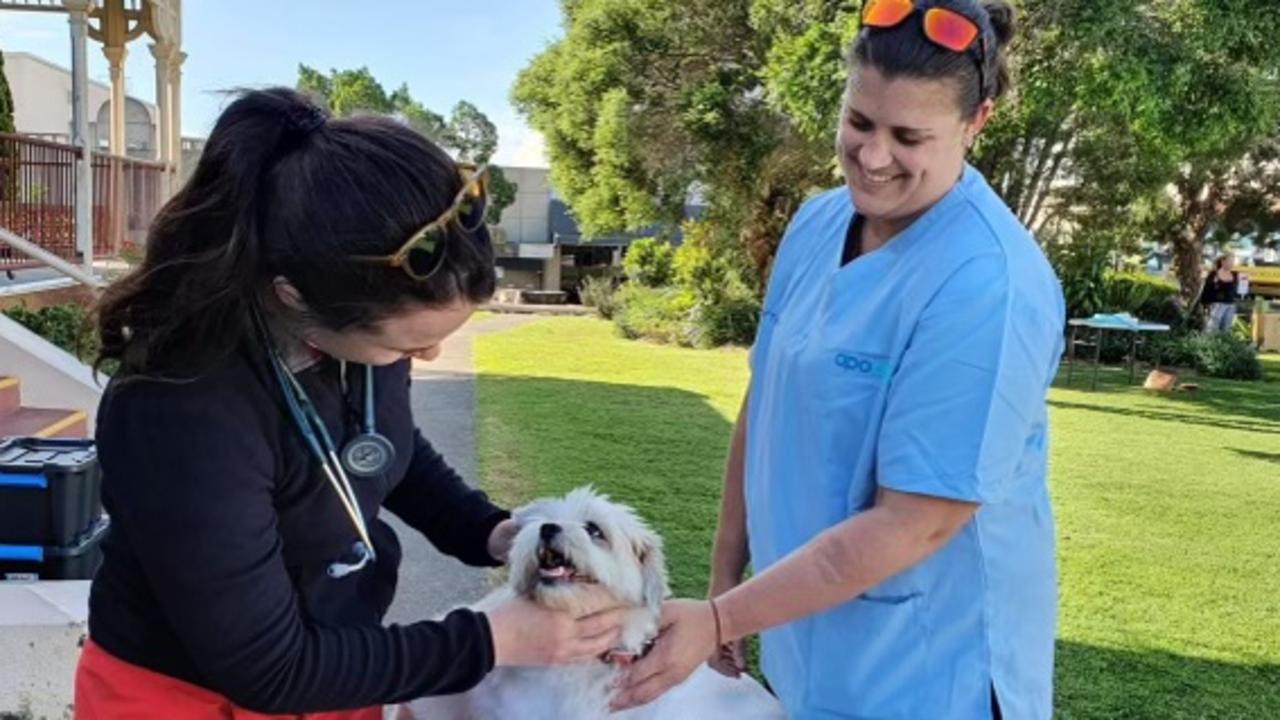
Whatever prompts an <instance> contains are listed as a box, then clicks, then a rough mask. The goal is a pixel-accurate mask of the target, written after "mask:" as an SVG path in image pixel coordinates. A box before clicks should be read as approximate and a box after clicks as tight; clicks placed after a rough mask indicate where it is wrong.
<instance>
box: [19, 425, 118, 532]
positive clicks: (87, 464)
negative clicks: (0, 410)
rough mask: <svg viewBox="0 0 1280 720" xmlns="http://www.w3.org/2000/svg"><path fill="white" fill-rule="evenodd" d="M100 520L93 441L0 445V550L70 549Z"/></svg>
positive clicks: (99, 485) (25, 441) (35, 440)
mask: <svg viewBox="0 0 1280 720" xmlns="http://www.w3.org/2000/svg"><path fill="white" fill-rule="evenodd" d="M101 515H102V476H101V473H100V472H99V470H98V452H97V449H96V448H95V446H94V444H93V441H92V440H46V439H43V438H10V439H7V440H0V545H37V546H41V547H51V546H70V545H73V544H75V543H76V542H77V541H78V540H79V539H80V538H82V537H83V536H84V534H85V533H86V532H87V531H89V530H90V529H92V527H93V526H94V523H95V522H96V521H97V519H98V518H99V517H100V516H101Z"/></svg>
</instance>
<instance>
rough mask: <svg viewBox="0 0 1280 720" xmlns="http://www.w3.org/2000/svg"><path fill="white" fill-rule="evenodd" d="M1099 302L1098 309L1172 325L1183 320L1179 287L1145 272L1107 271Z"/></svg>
mask: <svg viewBox="0 0 1280 720" xmlns="http://www.w3.org/2000/svg"><path fill="white" fill-rule="evenodd" d="M1100 301H1101V307H1100V308H1099V310H1098V311H1099V312H1127V313H1129V314H1131V315H1134V316H1135V317H1138V318H1141V319H1143V320H1146V321H1148V322H1158V323H1165V324H1166V325H1172V326H1175V327H1181V325H1182V323H1183V312H1182V306H1181V305H1180V303H1179V302H1178V286H1177V285H1174V284H1173V283H1171V282H1169V281H1167V280H1164V279H1162V278H1156V277H1152V276H1150V275H1147V274H1145V273H1134V272H1112V273H1107V274H1106V276H1105V279H1104V281H1103V285H1102V293H1101V297H1100Z"/></svg>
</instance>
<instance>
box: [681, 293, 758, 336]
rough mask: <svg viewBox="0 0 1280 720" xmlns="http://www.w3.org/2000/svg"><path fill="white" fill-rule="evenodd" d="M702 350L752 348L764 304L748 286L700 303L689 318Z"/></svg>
mask: <svg viewBox="0 0 1280 720" xmlns="http://www.w3.org/2000/svg"><path fill="white" fill-rule="evenodd" d="M689 320H690V323H691V324H692V326H693V329H694V331H695V337H694V344H695V345H698V346H699V347H719V346H721V345H750V344H751V343H752V342H753V341H754V340H755V335H756V326H758V325H759V324H760V301H759V300H758V299H756V297H755V295H754V294H753V293H751V292H750V291H748V290H747V289H746V288H745V287H743V288H735V289H733V290H730V291H728V292H724V293H720V294H719V296H717V297H713V298H706V299H702V300H699V301H698V304H697V305H695V306H694V308H693V312H692V314H691V316H690V318H689Z"/></svg>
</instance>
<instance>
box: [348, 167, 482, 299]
mask: <svg viewBox="0 0 1280 720" xmlns="http://www.w3.org/2000/svg"><path fill="white" fill-rule="evenodd" d="M458 174H459V175H460V176H461V177H462V189H461V190H459V191H458V194H457V195H456V196H454V198H453V203H452V204H451V205H450V206H449V207H448V209H446V210H445V211H444V212H443V213H441V214H440V216H439V217H437V218H436V219H434V220H432V221H431V222H429V223H427V224H426V225H423V226H422V229H420V230H418V231H417V232H415V233H414V234H412V235H410V236H409V239H408V240H407V241H405V243H404V244H403V245H401V246H400V248H399V249H398V250H396V251H395V252H393V253H391V254H390V255H353V256H351V260H353V261H355V262H360V263H374V264H378V265H387V266H390V267H398V268H401V269H402V270H404V272H405V273H406V274H407V275H408V276H409V277H411V278H413V279H414V280H426V279H427V278H429V277H431V276H432V275H433V274H435V272H436V271H437V270H439V269H440V266H441V265H443V264H444V257H445V247H446V245H447V244H448V238H449V230H450V229H451V228H456V229H459V230H461V231H462V232H463V233H465V234H467V235H470V234H471V233H474V232H475V231H477V230H479V229H480V228H481V227H483V226H484V218H485V211H486V210H487V206H488V198H489V193H488V177H489V167H488V166H487V165H484V166H481V167H479V168H477V167H476V166H475V165H470V164H463V163H459V164H458Z"/></svg>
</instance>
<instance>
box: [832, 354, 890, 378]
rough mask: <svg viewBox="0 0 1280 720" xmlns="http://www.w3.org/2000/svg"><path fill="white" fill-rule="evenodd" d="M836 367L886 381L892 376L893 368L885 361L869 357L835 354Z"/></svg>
mask: <svg viewBox="0 0 1280 720" xmlns="http://www.w3.org/2000/svg"><path fill="white" fill-rule="evenodd" d="M836 367H838V368H840V369H842V370H846V371H848V372H855V373H860V374H862V375H866V376H868V377H872V378H875V379H877V380H888V379H889V376H890V375H892V374H893V366H892V365H890V364H889V361H888V360H887V359H885V358H882V357H874V356H871V355H857V354H854V353H836Z"/></svg>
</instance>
